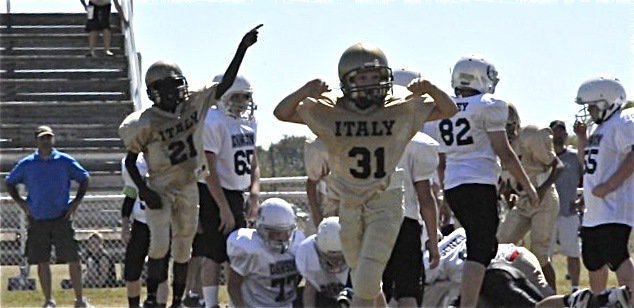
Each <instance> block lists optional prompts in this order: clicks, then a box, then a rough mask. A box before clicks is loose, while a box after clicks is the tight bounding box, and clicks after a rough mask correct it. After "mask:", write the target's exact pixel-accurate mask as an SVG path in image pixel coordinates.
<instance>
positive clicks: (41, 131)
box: [35, 125, 55, 138]
mask: <svg viewBox="0 0 634 308" xmlns="http://www.w3.org/2000/svg"><path fill="white" fill-rule="evenodd" d="M46 135H49V136H55V133H53V129H52V128H50V127H49V126H46V125H42V126H39V127H38V128H37V129H36V130H35V138H39V137H42V136H46Z"/></svg>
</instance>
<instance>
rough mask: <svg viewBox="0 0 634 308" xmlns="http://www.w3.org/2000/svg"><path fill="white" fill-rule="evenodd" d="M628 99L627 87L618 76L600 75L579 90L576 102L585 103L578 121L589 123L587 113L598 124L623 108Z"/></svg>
mask: <svg viewBox="0 0 634 308" xmlns="http://www.w3.org/2000/svg"><path fill="white" fill-rule="evenodd" d="M625 101H626V94H625V88H624V87H623V85H622V84H621V82H620V81H619V80H618V79H616V78H608V77H598V78H594V79H590V80H588V81H585V82H584V83H582V84H581V86H580V87H579V90H578V91H577V98H576V99H575V102H576V103H577V104H579V105H584V108H583V109H582V110H580V112H579V113H581V114H579V113H578V114H577V116H575V117H576V118H577V120H578V121H581V122H584V123H587V122H588V120H587V118H588V117H587V115H588V114H589V115H590V119H592V121H593V122H595V123H597V124H601V123H602V122H603V121H605V120H607V119H608V118H609V117H610V116H611V115H612V114H614V113H615V112H616V111H618V110H620V109H621V106H622V105H623V104H624V102H625Z"/></svg>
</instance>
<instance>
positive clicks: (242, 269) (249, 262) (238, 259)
mask: <svg viewBox="0 0 634 308" xmlns="http://www.w3.org/2000/svg"><path fill="white" fill-rule="evenodd" d="M241 230H245V229H244V228H242V229H238V230H235V231H233V232H232V233H231V234H230V235H229V238H227V256H228V257H229V262H230V263H231V268H232V269H233V270H234V271H235V272H236V273H238V274H240V275H241V276H247V275H248V274H249V273H252V272H254V271H255V267H256V265H257V260H256V255H255V254H254V253H252V252H251V251H252V250H253V249H249V248H250V247H249V242H250V240H251V238H250V237H247V236H246V235H245V234H242V232H240V231H241Z"/></svg>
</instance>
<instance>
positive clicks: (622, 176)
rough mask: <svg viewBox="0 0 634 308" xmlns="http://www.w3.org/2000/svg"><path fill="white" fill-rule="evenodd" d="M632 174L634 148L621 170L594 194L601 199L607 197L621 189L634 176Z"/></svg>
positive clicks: (597, 187) (599, 186) (593, 192)
mask: <svg viewBox="0 0 634 308" xmlns="http://www.w3.org/2000/svg"><path fill="white" fill-rule="evenodd" d="M632 173H634V148H633V149H632V151H631V152H630V153H628V154H627V156H626V157H625V160H623V162H622V163H621V165H620V166H619V168H618V169H616V171H615V172H614V173H613V174H612V175H611V176H610V177H609V178H608V179H607V180H606V181H605V182H603V183H601V184H599V185H597V186H596V187H595V188H594V189H593V190H592V194H593V195H594V196H595V197H599V198H603V197H605V195H607V194H609V193H611V192H613V191H615V190H616V189H618V188H619V187H621V185H623V182H625V180H627V179H628V178H629V177H630V176H632Z"/></svg>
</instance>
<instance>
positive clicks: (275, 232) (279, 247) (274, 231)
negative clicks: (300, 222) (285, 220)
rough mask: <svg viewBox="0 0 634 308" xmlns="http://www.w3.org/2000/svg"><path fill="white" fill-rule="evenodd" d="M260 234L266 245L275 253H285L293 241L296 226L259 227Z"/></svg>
mask: <svg viewBox="0 0 634 308" xmlns="http://www.w3.org/2000/svg"><path fill="white" fill-rule="evenodd" d="M256 229H257V232H258V234H260V236H261V237H262V239H263V240H264V244H265V245H266V246H267V247H268V248H269V249H271V250H272V251H274V252H278V253H285V252H286V251H288V247H289V245H290V244H291V241H292V239H293V234H294V231H295V225H293V226H292V227H286V228H283V227H274V226H258V227H256Z"/></svg>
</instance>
